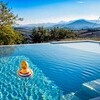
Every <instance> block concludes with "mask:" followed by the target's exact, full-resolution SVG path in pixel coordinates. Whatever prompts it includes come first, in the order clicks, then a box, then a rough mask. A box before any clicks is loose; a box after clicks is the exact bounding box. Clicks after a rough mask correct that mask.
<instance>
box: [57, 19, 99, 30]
mask: <svg viewBox="0 0 100 100" xmlns="http://www.w3.org/2000/svg"><path fill="white" fill-rule="evenodd" d="M55 26H56V27H61V28H68V29H73V30H80V29H88V28H96V27H100V24H95V22H91V21H88V20H84V19H79V20H76V21H72V22H70V23H66V24H58V25H55Z"/></svg>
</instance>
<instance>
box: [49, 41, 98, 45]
mask: <svg viewBox="0 0 100 100" xmlns="http://www.w3.org/2000/svg"><path fill="white" fill-rule="evenodd" d="M81 42H91V43H100V41H95V40H73V41H57V42H56V41H54V42H50V43H51V44H63V43H81Z"/></svg>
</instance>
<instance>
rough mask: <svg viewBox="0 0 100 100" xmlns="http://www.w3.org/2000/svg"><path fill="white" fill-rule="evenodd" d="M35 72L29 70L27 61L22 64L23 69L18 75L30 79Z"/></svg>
mask: <svg viewBox="0 0 100 100" xmlns="http://www.w3.org/2000/svg"><path fill="white" fill-rule="evenodd" d="M32 74H33V71H32V70H31V69H30V68H29V64H28V62H27V61H25V60H24V61H22V62H21V69H20V70H19V71H18V75H19V76H21V77H29V76H32Z"/></svg>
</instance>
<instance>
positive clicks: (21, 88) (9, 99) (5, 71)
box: [0, 56, 61, 100]
mask: <svg viewBox="0 0 100 100" xmlns="http://www.w3.org/2000/svg"><path fill="white" fill-rule="evenodd" d="M22 60H27V61H28V63H29V65H30V67H31V68H32V69H33V70H34V77H31V78H25V79H24V78H21V77H18V76H17V70H18V69H19V67H20V66H19V65H20V62H21V61H22ZM0 66H1V67H0V99H2V100H15V99H18V100H44V99H46V100H59V98H60V95H61V94H60V93H61V91H60V90H59V88H58V87H57V86H56V85H55V84H54V83H53V82H52V81H50V80H49V79H48V78H47V77H45V76H44V74H43V73H42V71H41V70H40V69H39V68H38V67H36V66H35V65H34V64H33V63H32V62H31V61H30V60H29V59H28V58H26V57H24V56H14V57H1V58H0Z"/></svg>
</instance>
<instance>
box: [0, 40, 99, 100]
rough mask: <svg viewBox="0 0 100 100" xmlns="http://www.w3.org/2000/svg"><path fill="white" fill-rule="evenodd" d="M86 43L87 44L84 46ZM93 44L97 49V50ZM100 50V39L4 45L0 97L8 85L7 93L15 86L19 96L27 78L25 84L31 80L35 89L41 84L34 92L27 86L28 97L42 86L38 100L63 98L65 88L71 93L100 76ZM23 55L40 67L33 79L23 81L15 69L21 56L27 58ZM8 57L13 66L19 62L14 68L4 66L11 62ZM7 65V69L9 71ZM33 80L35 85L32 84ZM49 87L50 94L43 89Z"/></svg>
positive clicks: (34, 68)
mask: <svg viewBox="0 0 100 100" xmlns="http://www.w3.org/2000/svg"><path fill="white" fill-rule="evenodd" d="M84 44H85V45H86V46H85V47H84ZM67 45H68V46H67ZM76 45H77V46H78V47H77V46H76ZM94 48H96V49H95V50H94ZM99 50H100V45H99V44H98V43H97V44H95V43H86V42H82V43H75V44H71V43H70V45H69V44H67V43H66V44H50V43H42V44H31V45H20V46H2V47H0V59H1V60H0V64H1V65H0V66H1V67H0V68H1V69H0V77H1V79H0V82H1V86H0V90H1V92H0V95H1V97H3V94H4V93H5V91H6V89H8V91H7V93H8V94H9V93H13V91H14V90H13V89H16V92H15V93H16V95H17V96H16V98H17V97H22V96H21V92H22V90H21V89H20V88H21V87H20V86H23V84H24V81H25V82H26V81H27V82H26V84H28V81H29V84H30V86H32V87H33V90H34V88H35V87H34V85H37V84H38V85H39V87H38V88H37V89H36V88H35V89H36V90H37V91H38V92H36V93H34V91H33V90H32V91H33V92H30V91H29V90H28V88H26V91H29V92H26V94H25V97H26V98H29V97H27V95H28V94H27V93H29V94H30V95H29V96H30V98H32V96H33V95H34V94H36V96H37V95H38V94H39V93H40V92H39V89H41V91H43V92H42V93H40V97H35V98H37V100H42V99H43V97H44V98H48V97H49V99H46V100H60V96H61V95H62V92H63V94H68V93H70V92H75V91H78V90H80V88H81V86H82V84H83V83H84V82H88V81H92V80H95V79H99V78H100V52H99ZM94 51H95V52H94ZM24 57H25V58H26V59H29V60H28V61H29V63H30V62H31V63H30V66H31V67H32V68H33V70H36V68H37V70H39V71H40V72H41V74H40V75H37V74H36V76H37V77H33V78H32V79H29V80H23V81H22V82H21V81H20V79H19V78H18V76H17V74H16V70H17V69H18V68H19V63H20V61H21V60H22V59H25V58H24ZM5 59H8V62H10V63H11V65H12V66H13V67H14V66H15V64H17V65H16V67H14V68H13V71H12V70H11V69H10V70H9V69H7V67H4V66H8V62H6V60H5ZM18 59H20V60H18ZM13 60H14V61H13ZM11 61H12V62H11ZM2 62H3V63H2ZM5 62H6V63H5ZM14 62H15V63H14ZM11 65H10V66H11ZM35 66H36V67H35ZM11 68H12V67H11ZM6 69H7V70H8V72H7V70H6ZM13 72H14V73H13ZM2 74H3V75H2ZM7 77H8V78H7ZM11 77H15V78H14V80H16V81H14V82H15V83H14V82H13V80H10V78H11ZM45 78H46V80H47V83H46V84H45V83H44V81H45ZM40 79H41V81H42V82H40V83H37V82H38V80H40ZM4 80H5V82H6V83H7V82H8V83H9V85H10V86H14V88H12V90H11V91H10V89H9V87H8V88H7V87H6V85H5V84H4V83H3V82H4ZM17 80H18V82H17ZM35 80H36V81H37V82H36V83H34V81H35ZM49 81H50V83H49ZM16 82H17V83H16ZM33 83H34V85H32V84H33ZM16 84H19V85H18V86H19V87H18V86H17V85H16ZM41 84H42V85H41ZM51 87H52V88H51ZM10 88H11V87H10ZM18 89H19V90H20V92H18V91H19V90H18ZM42 89H45V90H42ZM46 90H48V92H46V93H47V94H45V93H44V92H45V91H46ZM54 91H56V92H54ZM53 92H54V93H53ZM7 93H6V95H7ZM43 94H44V95H43ZM13 95H14V94H11V96H12V97H13ZM18 95H19V96H18ZM22 95H24V93H22ZM11 96H10V97H11ZM10 97H8V96H7V98H8V100H11V99H9V98H10ZM33 97H34V96H33ZM50 97H51V98H50ZM38 98H42V99H38ZM52 98H53V99H52ZM4 100H5V99H4ZM30 100H31V99H30ZM33 100H34V99H33ZM44 100H45V99H44Z"/></svg>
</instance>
